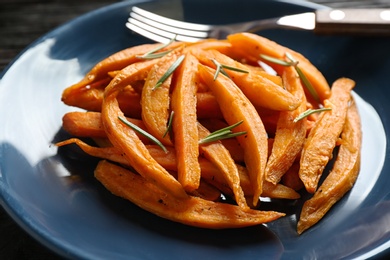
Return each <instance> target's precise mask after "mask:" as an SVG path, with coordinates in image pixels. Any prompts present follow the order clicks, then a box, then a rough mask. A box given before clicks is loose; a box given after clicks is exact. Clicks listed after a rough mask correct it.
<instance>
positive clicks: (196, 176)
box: [168, 54, 201, 191]
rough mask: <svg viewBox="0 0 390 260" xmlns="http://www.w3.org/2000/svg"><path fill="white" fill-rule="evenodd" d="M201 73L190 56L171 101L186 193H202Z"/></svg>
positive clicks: (181, 181) (179, 167)
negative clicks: (198, 103)
mask: <svg viewBox="0 0 390 260" xmlns="http://www.w3.org/2000/svg"><path fill="white" fill-rule="evenodd" d="M197 69H198V61H197V59H195V57H194V56H192V55H190V54H187V55H186V57H185V59H184V60H183V62H182V64H181V66H180V67H179V68H178V69H177V71H176V72H177V79H176V84H175V85H174V86H173V91H172V101H171V109H172V111H173V112H174V117H173V123H172V130H173V133H174V140H175V148H176V157H177V158H176V160H177V168H178V180H179V182H180V183H181V184H182V185H183V187H184V189H185V190H186V191H193V190H196V189H198V187H199V184H200V176H201V174H200V166H199V162H198V157H199V146H198V140H199V137H198V127H197V116H196V92H197V85H196V81H195V76H196V72H197ZM168 94H169V93H168Z"/></svg>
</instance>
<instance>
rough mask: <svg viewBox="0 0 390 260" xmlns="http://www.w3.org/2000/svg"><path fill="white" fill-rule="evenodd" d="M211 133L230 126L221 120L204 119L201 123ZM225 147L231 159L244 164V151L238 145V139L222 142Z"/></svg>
mask: <svg viewBox="0 0 390 260" xmlns="http://www.w3.org/2000/svg"><path fill="white" fill-rule="evenodd" d="M199 122H200V124H201V125H203V126H204V127H205V128H206V129H207V130H209V131H210V132H214V131H217V130H219V129H222V128H226V127H228V124H227V123H226V122H225V121H223V120H222V119H219V118H212V119H203V120H200V121H199ZM220 141H221V142H222V144H223V146H225V147H226V149H227V150H228V151H229V153H230V155H231V157H232V158H233V160H234V161H235V162H236V163H244V150H243V149H242V147H241V146H240V144H239V143H238V141H237V139H236V138H228V139H223V140H220Z"/></svg>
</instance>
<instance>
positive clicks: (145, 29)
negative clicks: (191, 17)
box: [126, 18, 202, 43]
mask: <svg viewBox="0 0 390 260" xmlns="http://www.w3.org/2000/svg"><path fill="white" fill-rule="evenodd" d="M126 27H127V28H129V29H130V30H132V31H134V32H136V33H138V34H140V35H142V36H144V37H146V38H149V39H151V40H153V41H157V42H161V43H168V42H169V41H170V40H171V39H173V38H175V39H176V40H177V41H182V42H197V41H199V40H202V38H197V37H190V36H185V35H176V34H174V33H171V32H167V31H163V30H160V29H159V28H156V27H152V26H150V25H147V24H144V23H142V22H140V21H138V20H135V19H133V18H129V20H128V22H127V23H126Z"/></svg>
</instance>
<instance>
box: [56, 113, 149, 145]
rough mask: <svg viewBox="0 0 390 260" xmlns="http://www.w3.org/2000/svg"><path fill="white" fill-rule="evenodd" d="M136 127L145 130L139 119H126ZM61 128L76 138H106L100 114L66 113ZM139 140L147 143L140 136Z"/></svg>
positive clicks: (146, 140)
mask: <svg viewBox="0 0 390 260" xmlns="http://www.w3.org/2000/svg"><path fill="white" fill-rule="evenodd" d="M127 119H128V120H129V121H130V122H132V123H133V124H135V125H137V126H138V127H140V128H142V129H145V125H144V123H143V122H142V121H141V120H139V119H133V118H127ZM62 127H63V128H64V130H65V131H67V132H68V133H69V134H71V135H74V136H77V137H91V138H94V137H103V138H104V137H107V134H106V132H105V131H104V128H103V124H102V116H101V113H100V112H81V111H75V112H68V113H66V114H65V115H64V116H63V117H62ZM138 136H139V137H140V139H141V140H143V141H144V142H148V139H146V138H145V137H144V136H142V135H138Z"/></svg>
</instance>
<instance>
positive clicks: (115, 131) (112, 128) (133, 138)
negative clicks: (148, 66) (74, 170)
mask: <svg viewBox="0 0 390 260" xmlns="http://www.w3.org/2000/svg"><path fill="white" fill-rule="evenodd" d="M145 63H146V62H145ZM138 67H140V66H138V65H137V63H135V64H134V66H132V70H131V69H130V68H129V67H127V71H126V78H121V74H122V72H123V71H122V72H121V73H120V74H118V75H117V76H116V77H115V78H114V80H112V81H111V82H110V85H109V86H108V87H107V88H106V89H105V96H104V100H103V105H102V122H103V126H104V130H105V131H106V133H107V137H108V139H109V140H110V141H111V143H112V144H113V145H114V146H116V147H118V149H120V150H122V151H123V153H124V154H125V156H126V157H127V159H128V160H129V163H130V165H131V166H132V167H133V168H134V169H135V170H136V171H137V172H138V173H139V174H141V175H142V176H143V177H144V178H145V179H147V180H149V181H151V182H153V183H155V184H156V185H158V186H159V187H161V188H162V189H164V190H165V191H166V192H167V193H171V194H173V195H174V196H177V197H180V198H186V197H187V194H186V192H185V191H184V189H183V187H182V186H181V184H180V183H179V182H178V181H177V180H176V179H175V178H173V177H172V175H170V174H169V173H168V172H167V171H166V170H165V169H164V168H163V167H162V166H161V165H160V164H158V163H157V162H156V161H155V160H154V159H153V157H152V156H151V155H150V153H149V152H148V150H147V149H146V147H145V145H144V144H143V143H142V141H141V140H140V139H139V138H138V136H137V135H136V133H135V131H134V130H133V129H131V128H129V127H128V126H126V125H125V124H123V123H122V122H121V121H120V120H119V117H121V116H122V117H123V116H124V115H123V112H122V111H121V110H120V108H119V104H118V102H117V100H116V96H117V94H118V92H119V91H120V90H121V89H122V88H123V87H124V86H126V85H127V84H124V83H123V81H125V83H126V81H127V80H131V78H136V77H139V75H142V74H143V73H144V71H143V70H139V69H137V68H138Z"/></svg>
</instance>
